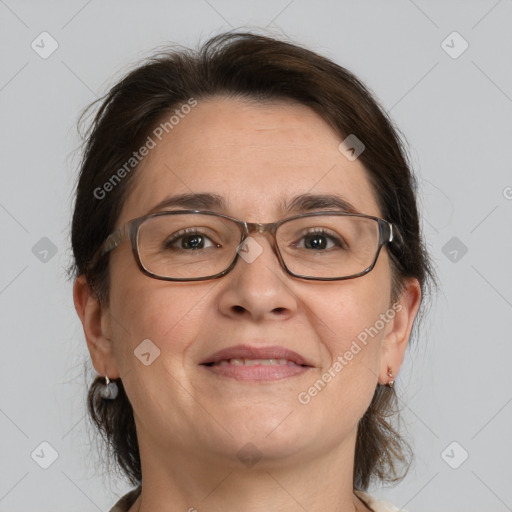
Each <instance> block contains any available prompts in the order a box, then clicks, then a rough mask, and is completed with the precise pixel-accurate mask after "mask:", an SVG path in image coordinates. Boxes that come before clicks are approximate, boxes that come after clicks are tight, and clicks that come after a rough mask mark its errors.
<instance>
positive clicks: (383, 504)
mask: <svg viewBox="0 0 512 512" xmlns="http://www.w3.org/2000/svg"><path fill="white" fill-rule="evenodd" d="M354 493H355V495H356V496H357V497H358V498H360V499H361V500H362V501H364V502H365V503H366V505H367V506H368V507H369V508H371V509H372V510H373V512H406V511H405V510H403V509H399V508H397V507H395V506H394V505H391V503H388V502H387V501H382V500H378V499H376V498H374V497H373V496H370V495H369V494H366V493H365V492H363V491H354Z"/></svg>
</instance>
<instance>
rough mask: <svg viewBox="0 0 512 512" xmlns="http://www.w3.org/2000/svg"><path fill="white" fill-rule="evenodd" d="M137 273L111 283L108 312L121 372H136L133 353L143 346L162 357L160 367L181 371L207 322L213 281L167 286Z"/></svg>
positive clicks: (167, 284)
mask: <svg viewBox="0 0 512 512" xmlns="http://www.w3.org/2000/svg"><path fill="white" fill-rule="evenodd" d="M139 274H140V276H138V275H136V276H133V277H130V279H124V280H118V281H116V280H115V277H114V276H113V279H112V290H111V294H110V297H111V299H110V309H111V314H112V321H113V323H112V336H113V339H114V347H115V350H116V358H118V360H119V363H120V366H121V369H122V367H123V366H124V369H125V372H126V371H127V370H130V369H133V367H134V366H135V367H136V368H138V366H139V365H138V364H137V363H139V361H136V360H135V358H134V355H135V356H137V354H138V352H139V351H141V350H143V348H144V347H145V345H147V346H148V347H149V348H150V349H152V350H153V351H154V352H155V354H157V355H158V357H159V358H161V359H160V361H159V362H160V363H162V362H164V361H165V366H166V367H169V368H170V369H171V370H173V371H174V369H175V370H176V371H178V372H180V371H181V370H180V369H181V368H182V367H183V362H184V360H185V356H186V354H187V350H188V349H189V348H191V347H192V346H193V343H194V340H196V339H197V338H198V336H199V334H200V332H201V329H202V327H201V326H202V325H204V323H205V321H206V320H205V318H206V315H207V313H208V312H207V311H206V309H207V303H208V300H207V299H208V296H209V292H210V290H211V288H212V287H213V286H215V283H207V284H204V283H199V286H198V285H195V284H188V283H187V284H184V283H166V282H164V281H158V280H155V279H152V278H149V277H147V276H144V275H143V274H142V273H140V272H139ZM210 309H211V305H210ZM144 340H150V341H151V343H149V342H147V341H144ZM142 343H145V345H144V344H143V345H141V344H142ZM152 344H153V345H154V347H153V345H152ZM139 347H140V348H139ZM155 347H156V348H155ZM150 352H151V350H150Z"/></svg>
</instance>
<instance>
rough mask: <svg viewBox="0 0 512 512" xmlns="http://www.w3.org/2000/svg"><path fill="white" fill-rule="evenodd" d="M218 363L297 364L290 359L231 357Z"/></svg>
mask: <svg viewBox="0 0 512 512" xmlns="http://www.w3.org/2000/svg"><path fill="white" fill-rule="evenodd" d="M217 364H219V365H221V366H225V365H227V364H231V365H233V366H256V365H262V366H275V365H290V366H297V365H296V364H295V363H294V362H293V361H289V360H288V359H230V360H229V361H227V360H223V361H219V362H218V363H217Z"/></svg>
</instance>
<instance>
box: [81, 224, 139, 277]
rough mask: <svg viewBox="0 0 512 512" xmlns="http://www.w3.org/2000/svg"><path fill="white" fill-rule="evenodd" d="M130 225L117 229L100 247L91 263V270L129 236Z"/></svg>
mask: <svg viewBox="0 0 512 512" xmlns="http://www.w3.org/2000/svg"><path fill="white" fill-rule="evenodd" d="M128 233H129V225H125V226H123V227H122V228H119V229H117V230H116V231H114V232H113V233H111V234H110V235H109V236H108V237H107V238H106V240H105V241H104V242H103V243H102V244H101V245H100V247H99V248H98V250H97V251H96V253H95V254H94V256H93V258H92V259H91V261H90V263H89V265H88V266H89V268H90V269H91V268H94V267H95V266H96V265H97V264H98V262H99V261H100V260H101V258H102V257H103V256H105V254H108V253H109V252H111V251H113V250H114V249H115V248H116V247H118V246H119V244H120V243H121V242H122V241H123V240H124V239H125V238H126V237H127V236H128Z"/></svg>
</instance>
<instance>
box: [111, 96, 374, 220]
mask: <svg viewBox="0 0 512 512" xmlns="http://www.w3.org/2000/svg"><path fill="white" fill-rule="evenodd" d="M168 117H170V116H168ZM176 119H178V118H176ZM167 120H168V119H167V117H166V118H164V120H163V121H164V122H165V121H167ZM153 139H154V141H155V145H154V147H153V148H152V149H151V150H150V151H149V154H148V155H147V156H146V157H145V159H144V160H143V161H142V163H141V164H140V165H139V168H138V169H137V170H136V176H134V178H135V180H134V183H133V184H132V185H133V187H132V189H131V190H130V192H129V194H128V197H127V198H126V200H125V203H124V206H123V210H122V213H121V218H120V223H122V222H126V221H128V220H130V219H132V218H135V217H138V216H142V215H145V214H147V213H148V212H149V211H151V210H153V209H154V208H155V205H157V204H158V203H161V202H162V201H164V200H165V199H167V198H169V197H171V196H174V195H184V194H189V195H192V194H215V195H217V196H220V197H222V198H223V201H222V202H223V206H222V211H223V213H226V214H228V215H232V216H235V217H239V218H242V219H243V220H247V221H250V222H272V221H275V220H278V219H279V218H282V215H283V213H284V212H283V208H284V207H285V205H287V204H288V205H289V204H291V203H292V202H293V200H294V199H295V198H296V197H298V196H303V195H306V194H307V195H335V196H337V197H339V198H341V199H342V200H345V201H346V202H349V203H350V204H351V205H352V206H353V207H354V209H355V210H356V211H359V212H360V213H367V214H370V215H376V216H380V212H379V209H378V206H377V202H376V200H375V197H374V192H373V189H372V187H371V184H370V181H369V179H368V175H367V172H366V170H365V168H364V166H363V165H362V164H361V163H360V162H359V161H358V160H357V159H356V160H354V161H349V160H348V159H347V158H346V157H345V156H344V155H343V154H342V153H341V152H340V151H339V150H338V146H339V144H340V142H341V141H342V138H341V137H340V136H339V135H338V134H337V133H336V132H335V131H334V130H333V129H332V128H331V127H330V126H329V125H328V124H327V123H326V122H325V121H324V120H323V119H322V118H321V117H320V116H319V115H318V114H316V113H315V112H314V111H313V110H311V109H310V108H308V107H306V106H304V105H300V104H296V103H288V102H275V101H273V102H256V101H248V100H240V99H232V98H221V97H217V98H211V99H207V100H197V105H196V106H195V107H194V108H192V109H191V110H190V112H189V113H188V114H186V115H184V114H182V116H180V118H179V120H178V122H177V123H176V120H174V123H173V124H172V129H170V128H169V127H168V133H167V134H166V133H165V131H164V136H163V137H161V140H158V139H157V138H155V137H154V136H153ZM217 209H218V208H217Z"/></svg>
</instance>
